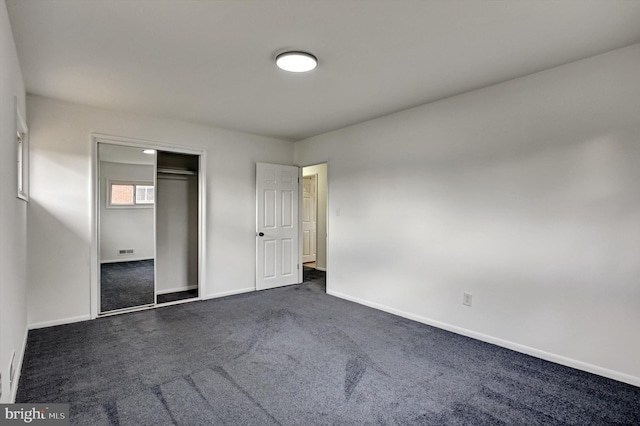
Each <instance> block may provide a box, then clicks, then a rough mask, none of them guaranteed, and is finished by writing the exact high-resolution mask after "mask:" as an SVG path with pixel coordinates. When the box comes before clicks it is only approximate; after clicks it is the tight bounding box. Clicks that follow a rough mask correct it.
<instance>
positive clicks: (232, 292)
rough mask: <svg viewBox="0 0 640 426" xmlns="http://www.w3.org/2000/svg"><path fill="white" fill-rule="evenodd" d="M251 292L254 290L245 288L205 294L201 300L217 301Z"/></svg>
mask: <svg viewBox="0 0 640 426" xmlns="http://www.w3.org/2000/svg"><path fill="white" fill-rule="evenodd" d="M252 291H256V288H255V287H245V288H241V289H238V290H229V291H221V292H219V293H213V294H207V295H205V296H202V300H209V299H219V298H220V297H227V296H233V295H236V294H242V293H251V292H252Z"/></svg>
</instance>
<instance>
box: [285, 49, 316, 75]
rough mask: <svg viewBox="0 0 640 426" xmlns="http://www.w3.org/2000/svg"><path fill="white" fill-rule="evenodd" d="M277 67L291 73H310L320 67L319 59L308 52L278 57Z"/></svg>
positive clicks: (287, 53) (290, 53) (286, 53)
mask: <svg viewBox="0 0 640 426" xmlns="http://www.w3.org/2000/svg"><path fill="white" fill-rule="evenodd" d="M276 65H277V66H278V68H280V69H281V70H285V71H289V72H308V71H311V70H312V69H314V68H315V67H317V66H318V58H316V57H315V56H313V55H312V54H311V53H307V52H284V53H281V54H279V55H278V56H277V57H276Z"/></svg>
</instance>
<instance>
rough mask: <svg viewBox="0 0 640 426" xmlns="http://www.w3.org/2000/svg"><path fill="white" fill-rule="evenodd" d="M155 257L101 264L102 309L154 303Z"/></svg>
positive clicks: (106, 310) (105, 310) (112, 309)
mask: <svg viewBox="0 0 640 426" xmlns="http://www.w3.org/2000/svg"><path fill="white" fill-rule="evenodd" d="M153 275H154V273H153V259H151V260H138V261H132V262H117V263H103V264H102V265H101V266H100V311H101V312H108V311H114V310H117V309H124V308H131V307H133V306H142V305H149V304H153V301H154V297H155V288H154V285H153Z"/></svg>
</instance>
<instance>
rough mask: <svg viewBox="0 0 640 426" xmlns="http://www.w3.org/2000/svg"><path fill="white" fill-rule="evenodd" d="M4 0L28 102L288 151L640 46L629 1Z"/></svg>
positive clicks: (637, 14)
mask: <svg viewBox="0 0 640 426" xmlns="http://www.w3.org/2000/svg"><path fill="white" fill-rule="evenodd" d="M6 3H7V8H8V11H9V17H10V21H11V26H12V29H13V33H14V37H15V40H16V45H17V48H18V54H19V57H20V63H21V66H22V70H23V74H24V78H25V83H26V87H27V91H28V92H29V93H32V94H38V95H43V96H48V97H52V98H57V99H62V100H67V101H71V102H77V103H81V104H87V105H95V106H99V107H106V108H112V109H118V110H124V111H132V112H141V113H145V114H153V115H158V116H163V117H172V118H177V119H182V120H187V121H191V122H197V123H204V124H209V125H215V126H219V127H225V128H229V129H236V130H241V131H245V132H251V133H257V134H262V135H268V136H274V137H279V138H285V139H290V140H298V139H302V138H306V137H309V136H312V135H316V134H319V133H323V132H326V131H329V130H333V129H337V128H340V127H344V126H346V125H349V124H353V123H356V122H360V121H364V120H368V119H371V118H375V117H378V116H381V115H385V114H388V113H391V112H395V111H399V110H402V109H406V108H409V107H412V106H415V105H419V104H422V103H426V102H430V101H434V100H437V99H441V98H444V97H448V96H452V95H456V94H459V93H463V92H466V91H469V90H473V89H476V88H480V87H483V86H487V85H491V84H494V83H498V82H501V81H505V80H510V79H513V78H516V77H519V76H523V75H526V74H530V73H533V72H536V71H540V70H544V69H547V68H551V67H554V66H557V65H561V64H564V63H567V62H571V61H575V60H578V59H582V58H585V57H589V56H592V55H595V54H598V53H602V52H606V51H608V50H612V49H616V48H619V47H624V46H628V45H631V44H635V43H638V42H640V1H631V0H629V1H627V0H550V1H547V0H520V1H516V0H485V1H482V0H475V1H474V0H466V1H465V0H448V1H444V0H422V1H419V0H411V1H410V0H385V1H369V0H231V1H221V0H213V1H205V0H6ZM288 49H295V50H307V51H309V52H311V53H313V54H314V55H316V56H317V57H318V58H319V61H320V65H319V67H318V68H317V69H316V70H314V71H313V72H311V73H309V74H290V73H285V72H283V71H280V70H278V69H277V68H276V67H275V65H274V62H273V60H274V57H275V56H276V54H278V53H281V52H282V51H284V50H288Z"/></svg>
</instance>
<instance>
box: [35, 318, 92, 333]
mask: <svg viewBox="0 0 640 426" xmlns="http://www.w3.org/2000/svg"><path fill="white" fill-rule="evenodd" d="M90 319H91V315H80V316H77V317H71V318H62V319H59V320H53V321H43V322H36V323H33V324H29V330H35V329H37V328H45V327H53V326H55V325H63V324H71V323H74V322H80V321H88V320H90Z"/></svg>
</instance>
